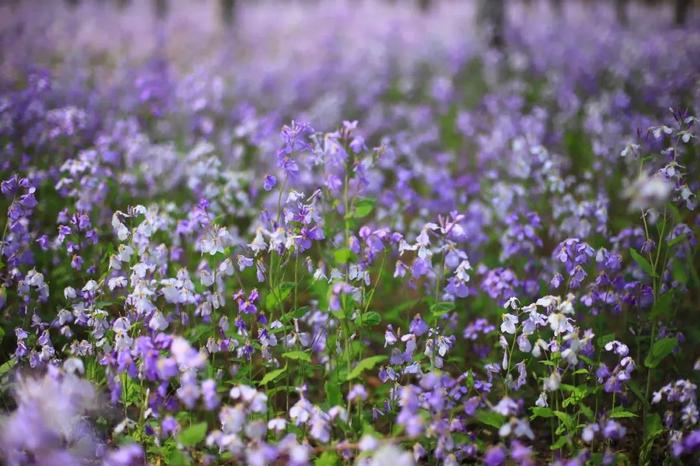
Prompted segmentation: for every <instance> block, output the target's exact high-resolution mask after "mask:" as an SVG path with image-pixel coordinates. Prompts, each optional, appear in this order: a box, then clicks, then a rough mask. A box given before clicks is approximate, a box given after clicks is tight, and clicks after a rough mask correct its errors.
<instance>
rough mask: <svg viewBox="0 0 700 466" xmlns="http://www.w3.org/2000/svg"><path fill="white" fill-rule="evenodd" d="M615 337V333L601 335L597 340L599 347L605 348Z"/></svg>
mask: <svg viewBox="0 0 700 466" xmlns="http://www.w3.org/2000/svg"><path fill="white" fill-rule="evenodd" d="M614 339H615V334H614V333H608V334H606V335H601V336H600V337H598V340H597V341H596V344H597V345H598V348H600V349H603V347H604V346H605V345H607V344H608V343H610V342H611V341H613V340H614Z"/></svg>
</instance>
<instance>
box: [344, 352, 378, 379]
mask: <svg viewBox="0 0 700 466" xmlns="http://www.w3.org/2000/svg"><path fill="white" fill-rule="evenodd" d="M385 359H386V356H384V355H379V356H370V357H369V358H365V359H363V360H362V361H360V362H359V363H357V366H355V368H354V369H353V370H351V371H350V373H349V374H348V377H347V380H352V379H354V378H357V377H359V376H360V374H362V373H363V372H364V371H366V370H370V369H373V368H374V366H376V365H377V364H379V363H380V362H382V361H384V360H385Z"/></svg>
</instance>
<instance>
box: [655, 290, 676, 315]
mask: <svg viewBox="0 0 700 466" xmlns="http://www.w3.org/2000/svg"><path fill="white" fill-rule="evenodd" d="M672 304H673V293H671V292H668V293H666V294H663V295H661V297H660V298H659V299H657V300H656V302H655V303H654V306H652V308H651V312H650V313H649V317H650V318H651V319H652V320H659V319H662V318H664V317H668V315H669V313H670V312H671V305H672Z"/></svg>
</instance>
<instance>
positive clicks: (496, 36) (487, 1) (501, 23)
mask: <svg viewBox="0 0 700 466" xmlns="http://www.w3.org/2000/svg"><path fill="white" fill-rule="evenodd" d="M482 8H483V10H482V11H483V18H484V20H485V21H486V29H487V31H488V34H489V43H490V44H491V46H492V47H495V48H497V49H502V48H503V47H504V46H505V37H504V34H505V22H506V11H505V9H506V6H505V0H483V3H482Z"/></svg>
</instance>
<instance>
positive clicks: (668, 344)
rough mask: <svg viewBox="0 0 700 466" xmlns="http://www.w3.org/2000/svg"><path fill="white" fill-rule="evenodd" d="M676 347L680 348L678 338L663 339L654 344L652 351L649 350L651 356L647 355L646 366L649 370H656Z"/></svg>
mask: <svg viewBox="0 0 700 466" xmlns="http://www.w3.org/2000/svg"><path fill="white" fill-rule="evenodd" d="M676 346H678V339H677V338H676V337H667V338H662V339H660V340H658V341H656V342H654V344H653V345H652V347H651V350H649V354H647V357H646V359H644V365H645V366H646V367H648V368H649V369H654V368H655V367H656V366H658V365H659V364H660V363H661V361H663V360H664V358H665V357H666V356H668V355H669V354H671V352H672V351H673V350H674V348H675V347H676Z"/></svg>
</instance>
